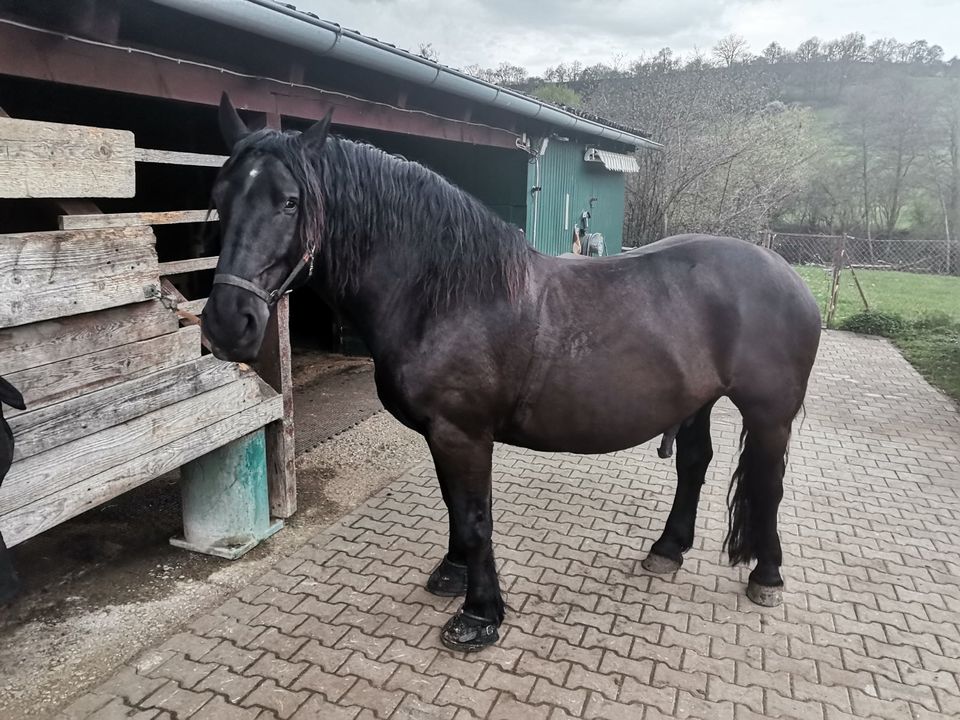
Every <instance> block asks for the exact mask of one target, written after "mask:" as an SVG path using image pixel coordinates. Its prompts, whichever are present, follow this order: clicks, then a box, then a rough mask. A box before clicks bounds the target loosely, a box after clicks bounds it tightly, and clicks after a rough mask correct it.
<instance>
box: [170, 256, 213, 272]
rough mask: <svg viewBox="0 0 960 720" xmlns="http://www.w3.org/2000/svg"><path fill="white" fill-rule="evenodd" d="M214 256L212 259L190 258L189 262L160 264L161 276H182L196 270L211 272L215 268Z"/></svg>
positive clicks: (180, 261) (173, 261)
mask: <svg viewBox="0 0 960 720" xmlns="http://www.w3.org/2000/svg"><path fill="white" fill-rule="evenodd" d="M219 259H220V258H219V257H217V256H216V255H214V256H212V257H200V258H191V259H189V260H171V261H170V262H163V263H160V274H161V275H182V274H183V273H189V272H195V271H197V270H211V269H213V268H215V267H216V266H217V260H219Z"/></svg>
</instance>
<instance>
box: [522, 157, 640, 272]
mask: <svg viewBox="0 0 960 720" xmlns="http://www.w3.org/2000/svg"><path fill="white" fill-rule="evenodd" d="M584 152H586V146H585V145H583V144H581V143H579V142H576V141H573V140H571V141H570V142H560V141H559V140H555V139H554V140H551V141H550V142H549V143H548V144H547V151H546V153H544V155H543V156H542V157H541V158H540V180H539V185H540V187H541V188H542V190H541V191H540V193H539V195H540V198H539V205H540V207H539V213H538V211H537V207H536V205H537V203H536V201H534V200H533V199H532V198H529V199H528V200H527V223H526V233H527V238H528V239H529V240H530V241H531V243H532V244H533V246H534V247H536V248H537V250H539V251H540V252H543V253H547V254H549V255H559V254H561V253H565V252H570V241H571V239H572V237H573V229H574V228H575V227H577V225H578V223H579V222H580V214H581V213H582V212H583V211H584V210H587V209H589V208H590V198H597V200H596V201H595V202H594V204H593V209H592V210H590V212H591V215H592V217H591V219H590V228H589V231H590V232H599V233H602V234H603V239H604V243H605V245H606V252H607V254H608V255H614V254H617V253H619V252H620V250H621V246H622V244H623V202H624V176H623V174H622V173H616V172H610V171H609V170H607V169H605V168H604V167H603V165H601V164H600V163H588V162H584V160H583V154H584ZM527 177H528V184H529V186H530V187H531V188H532V187H534V186H535V185H537V184H538V183H537V168H536V164H535V163H530V165H529V167H528V172H527ZM534 225H536V231H534Z"/></svg>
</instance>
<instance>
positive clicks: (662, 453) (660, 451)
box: [657, 448, 673, 460]
mask: <svg viewBox="0 0 960 720" xmlns="http://www.w3.org/2000/svg"><path fill="white" fill-rule="evenodd" d="M657 455H659V456H660V457H662V458H663V459H664V460H666V459H667V458H669V457H673V450H663V449H661V448H657Z"/></svg>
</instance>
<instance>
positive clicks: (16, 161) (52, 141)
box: [0, 118, 136, 198]
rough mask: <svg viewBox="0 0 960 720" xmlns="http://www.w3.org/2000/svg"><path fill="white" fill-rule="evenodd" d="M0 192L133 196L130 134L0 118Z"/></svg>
mask: <svg viewBox="0 0 960 720" xmlns="http://www.w3.org/2000/svg"><path fill="white" fill-rule="evenodd" d="M0 157H2V158H3V162H0V197H3V198H54V197H55V198H61V197H133V196H134V194H135V192H136V182H135V178H134V173H135V165H134V161H133V133H132V132H128V131H126V130H106V129H104V128H95V127H84V126H81V125H62V124H59V123H49V122H39V121H37V120H18V119H15V118H0Z"/></svg>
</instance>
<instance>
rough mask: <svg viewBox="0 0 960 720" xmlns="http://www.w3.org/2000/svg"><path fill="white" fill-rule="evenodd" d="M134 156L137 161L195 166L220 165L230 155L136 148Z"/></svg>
mask: <svg viewBox="0 0 960 720" xmlns="http://www.w3.org/2000/svg"><path fill="white" fill-rule="evenodd" d="M133 156H134V158H135V159H136V161H137V162H142V163H155V164H158V165H190V166H194V167H220V166H222V165H223V164H224V163H225V162H226V161H227V158H228V157H229V156H227V155H204V154H202V153H191V152H177V151H174V150H147V149H146V148H135V149H134V151H133Z"/></svg>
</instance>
